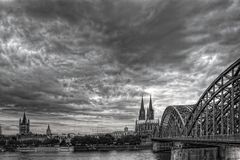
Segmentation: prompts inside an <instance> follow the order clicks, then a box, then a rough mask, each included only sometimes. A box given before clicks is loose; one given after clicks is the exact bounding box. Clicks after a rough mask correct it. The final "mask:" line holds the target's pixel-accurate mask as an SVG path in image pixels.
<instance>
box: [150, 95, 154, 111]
mask: <svg viewBox="0 0 240 160" xmlns="http://www.w3.org/2000/svg"><path fill="white" fill-rule="evenodd" d="M149 110H150V111H151V110H153V107H152V96H151V95H150V101H149Z"/></svg>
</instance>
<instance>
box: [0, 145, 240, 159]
mask: <svg viewBox="0 0 240 160" xmlns="http://www.w3.org/2000/svg"><path fill="white" fill-rule="evenodd" d="M224 153H225V155H224V158H219V155H221V154H222V153H220V152H219V149H218V148H198V149H196V148H195V149H175V150H172V152H165V153H153V152H152V151H151V150H142V151H110V152H73V153H70V152H58V153H40V152H38V153H20V152H12V153H10V152H3V153H0V160H240V148H239V147H237V148H236V147H231V148H225V149H224ZM220 157H221V156H220Z"/></svg>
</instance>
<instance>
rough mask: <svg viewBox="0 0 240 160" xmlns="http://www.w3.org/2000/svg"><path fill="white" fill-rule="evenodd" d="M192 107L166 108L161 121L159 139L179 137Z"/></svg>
mask: <svg viewBox="0 0 240 160" xmlns="http://www.w3.org/2000/svg"><path fill="white" fill-rule="evenodd" d="M192 109H193V105H178V106H168V107H167V108H166V109H165V111H164V113H163V115H162V119H161V124H160V132H159V136H160V137H175V136H181V135H182V132H183V128H184V126H185V123H186V119H187V117H188V116H189V114H190V113H191V111H192Z"/></svg>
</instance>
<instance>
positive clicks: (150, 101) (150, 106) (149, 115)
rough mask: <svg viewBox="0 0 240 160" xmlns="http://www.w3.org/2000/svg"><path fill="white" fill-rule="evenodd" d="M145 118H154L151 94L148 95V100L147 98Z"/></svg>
mask: <svg viewBox="0 0 240 160" xmlns="http://www.w3.org/2000/svg"><path fill="white" fill-rule="evenodd" d="M147 119H149V120H153V119H154V110H153V106H152V96H151V95H150V100H149V107H148V110H147Z"/></svg>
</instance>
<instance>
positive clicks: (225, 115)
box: [159, 59, 240, 137]
mask: <svg viewBox="0 0 240 160" xmlns="http://www.w3.org/2000/svg"><path fill="white" fill-rule="evenodd" d="M237 134H238V135H240V59H238V60H237V61H235V62H234V63H233V64H232V65H231V66H229V67H228V68H227V69H226V70H225V71H224V72H222V73H221V74H220V75H219V76H218V77H217V78H216V79H215V80H214V81H213V82H212V83H211V84H210V86H209V87H208V88H207V89H206V90H205V92H204V93H203V94H202V96H201V97H200V98H199V100H198V102H197V103H196V104H195V105H185V106H184V105H182V106H169V107H167V108H166V109H165V111H164V113H163V116H162V120H161V125H160V129H159V137H183V136H184V137H214V136H218V135H228V136H231V135H237Z"/></svg>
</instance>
